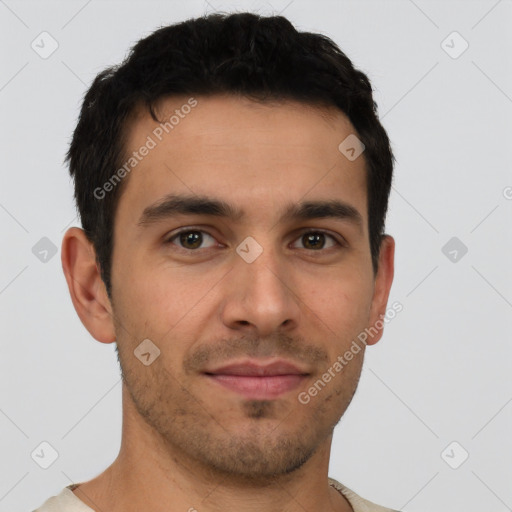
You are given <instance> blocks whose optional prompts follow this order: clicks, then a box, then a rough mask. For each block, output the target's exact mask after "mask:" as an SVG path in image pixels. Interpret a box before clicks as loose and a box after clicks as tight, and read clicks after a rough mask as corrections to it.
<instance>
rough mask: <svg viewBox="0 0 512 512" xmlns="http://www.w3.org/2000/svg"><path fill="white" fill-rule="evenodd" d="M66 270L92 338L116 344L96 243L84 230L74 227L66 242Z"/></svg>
mask: <svg viewBox="0 0 512 512" xmlns="http://www.w3.org/2000/svg"><path fill="white" fill-rule="evenodd" d="M61 261H62V269H63V271H64V275H65V277H66V282H67V284H68V289H69V293H70V295H71V300H72V302H73V306H74V307H75V310H76V312H77V314H78V316H79V317H80V320H81V321H82V323H83V324H84V326H85V328H86V329H87V330H88V331H89V333H90V334H91V336H92V337H93V338H95V339H96V340H98V341H101V342H102V343H112V342H113V341H116V335H115V326H114V322H113V316H112V306H111V303H110V299H109V297H108V295H107V292H106V289H105V286H104V283H103V281H102V279H101V275H100V272H99V269H98V266H97V264H96V253H95V251H94V247H93V244H92V243H91V242H90V241H89V240H88V239H87V237H86V235H85V232H84V231H83V230H82V229H80V228H76V227H73V228H70V229H68V230H67V231H66V233H65V235H64V238H63V240H62V250H61Z"/></svg>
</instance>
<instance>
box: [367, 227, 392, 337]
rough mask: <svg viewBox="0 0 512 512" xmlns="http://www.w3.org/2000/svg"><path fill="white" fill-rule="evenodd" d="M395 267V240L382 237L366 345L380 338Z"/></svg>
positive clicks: (387, 236)
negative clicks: (369, 334)
mask: <svg viewBox="0 0 512 512" xmlns="http://www.w3.org/2000/svg"><path fill="white" fill-rule="evenodd" d="M394 265H395V240H394V238H393V237H392V236H390V235H384V237H383V239H382V243H381V248H380V254H379V269H378V271H377V275H376V276H375V288H374V293H373V299H372V305H371V309H370V325H369V330H370V332H371V333H372V335H371V336H369V337H368V340H367V342H366V344H367V345H374V344H375V343H377V342H378V341H379V340H380V339H381V338H382V334H383V331H384V321H383V318H384V317H385V315H386V308H387V304H388V298H389V292H390V290H391V285H392V283H393V275H394Z"/></svg>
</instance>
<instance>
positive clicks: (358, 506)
mask: <svg viewBox="0 0 512 512" xmlns="http://www.w3.org/2000/svg"><path fill="white" fill-rule="evenodd" d="M329 484H330V485H331V486H332V487H334V488H335V489H336V490H337V491H338V492H340V493H341V494H343V496H345V498H347V500H348V502H349V503H350V505H351V506H352V508H353V509H354V512H399V511H397V510H393V509H390V508H386V507H382V506H380V505H377V504H376V503H373V502H371V501H368V500H365V499H364V498H361V496H359V495H358V494H356V493H355V492H354V491H352V490H351V489H349V488H348V487H345V486H344V485H343V484H341V483H340V482H338V481H337V480H334V478H329Z"/></svg>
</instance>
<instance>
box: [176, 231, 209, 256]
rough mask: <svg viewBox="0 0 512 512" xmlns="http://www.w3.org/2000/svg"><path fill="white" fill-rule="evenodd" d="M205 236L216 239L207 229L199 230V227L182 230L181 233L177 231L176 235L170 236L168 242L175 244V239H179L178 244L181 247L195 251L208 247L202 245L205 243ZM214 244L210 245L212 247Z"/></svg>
mask: <svg viewBox="0 0 512 512" xmlns="http://www.w3.org/2000/svg"><path fill="white" fill-rule="evenodd" d="M205 238H206V239H207V238H210V239H211V240H213V241H215V239H214V238H213V237H212V236H211V235H210V234H208V233H206V231H202V230H198V229H193V230H192V229H189V230H184V231H180V232H179V233H176V234H175V235H174V236H172V237H171V238H169V240H167V242H166V244H174V240H177V242H178V243H177V245H178V247H179V248H181V249H185V250H189V251H194V250H196V249H206V248H208V247H201V245H202V244H203V243H204V241H205ZM213 246H214V244H213V245H210V247H213Z"/></svg>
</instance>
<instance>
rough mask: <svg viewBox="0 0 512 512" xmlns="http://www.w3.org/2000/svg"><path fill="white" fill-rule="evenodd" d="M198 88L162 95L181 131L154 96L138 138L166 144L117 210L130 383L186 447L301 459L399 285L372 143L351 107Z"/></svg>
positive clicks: (338, 409) (123, 345)
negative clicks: (380, 239) (373, 199)
mask: <svg viewBox="0 0 512 512" xmlns="http://www.w3.org/2000/svg"><path fill="white" fill-rule="evenodd" d="M187 100H188V98H183V99H182V98H172V99H171V100H165V101H163V102H162V103H161V105H160V108H159V111H158V114H159V116H160V119H165V120H168V119H169V118H170V116H171V115H172V114H173V113H174V111H175V110H176V109H178V110H180V112H181V115H180V116H179V122H178V123H177V124H175V125H174V126H173V128H172V129H168V133H166V132H165V130H162V129H161V128H159V124H158V123H156V122H155V121H153V120H152V119H151V117H150V116H149V114H142V113H141V114H140V115H139V117H138V118H137V119H135V121H134V122H133V124H132V125H131V130H130V133H129V137H128V139H127V142H126V147H127V149H128V152H129V153H131V152H132V151H138V150H139V148H141V146H144V145H146V146H147V147H149V146H154V147H151V149H150V150H149V151H148V152H147V155H146V156H144V157H143V158H141V160H140V161H139V162H138V163H137V165H136V166H135V167H134V168H133V170H132V171H131V172H130V175H129V176H128V177H127V178H125V179H127V182H126V183H125V185H126V186H125V188H124V190H123V193H122V195H121V197H120V200H119V204H118V208H117V211H116V217H115V223H114V251H113V256H112V308H113V312H114V317H115V330H116V335H117V345H118V350H119V358H120V363H121V367H122V371H123V377H124V380H125V385H126V386H127V389H128V391H129V396H130V400H132V401H133V406H134V409H136V411H137V412H138V413H139V414H140V415H141V417H143V418H144V420H145V422H146V423H147V424H148V425H149V426H150V427H151V428H152V430H153V431H154V432H155V434H157V435H158V436H159V438H161V440H162V441H163V442H164V443H165V444H166V445H167V446H168V447H169V449H170V450H172V452H173V453H178V452H179V453H182V455H185V456H187V457H188V458H189V459H190V460H194V461H196V462H198V463H201V464H204V465H205V466H207V467H209V468H212V469H215V470H217V471H221V472H224V473H226V474H229V475H232V476H233V475H237V476H238V477H240V478H244V477H245V478H251V479H264V478H269V477H271V476H272V475H276V474H286V473H290V472H291V471H293V470H295V469H297V468H298V467H300V466H301V465H302V464H304V462H305V461H307V460H308V459H309V458H310V457H311V456H312V455H313V454H314V453H315V451H316V450H317V449H318V448H319V446H321V444H322V443H324V442H325V441H326V439H328V438H329V436H330V435H331V434H332V430H333V428H334V426H335V425H336V423H337V422H338V421H339V419H340V417H341V416H342V414H343V413H344V411H345V410H346V408H347V407H348V405H349V403H350V401H351V399H352V396H353V394H354V392H355V389H356V386H357V382H358V379H359V376H360V371H361V365H362V362H363V354H364V345H363V346H362V348H361V350H359V352H357V353H354V354H353V358H352V359H351V360H350V361H349V362H348V363H347V364H345V365H343V369H342V370H341V371H337V370H335V369H334V367H333V365H334V364H335V362H336V361H337V360H338V361H339V356H343V354H345V353H346V352H347V350H349V348H350V347H351V345H352V343H353V341H354V340H355V339H356V338H357V336H358V335H359V334H360V333H361V332H362V331H364V329H365V328H367V327H369V326H371V325H372V324H373V323H375V321H376V320H378V319H379V315H380V314H383V313H384V309H385V303H386V301H387V291H389V285H390V283H389V282H386V284H385V286H384V288H386V287H387V288H386V289H385V290H384V291H382V292H379V293H378V294H377V293H376V280H375V276H374V274H373V271H372V265H371V255H370V247H369V236H368V228H367V226H368V217H367V197H366V175H365V169H364V158H363V156H361V157H359V158H357V159H355V160H353V161H350V160H349V159H347V158H346V157H345V156H344V155H343V154H342V153H341V152H340V151H339V150H338V146H339V144H340V142H342V141H343V140H344V139H345V138H346V137H347V136H348V135H350V134H354V133H355V130H354V128H353V127H352V125H351V123H350V122H349V121H348V119H347V118H346V117H345V116H344V115H343V114H342V113H341V112H337V111H333V110H332V111H329V112H328V111H325V110H324V111H323V110H319V109H316V108H314V107H311V106H304V105H301V104H298V103H294V102H286V103H281V104H277V103H276V104H270V103H268V104H264V105H262V104H256V103H253V102H251V101H249V100H247V99H236V98H233V97H227V96H226V97H225V96H217V97H211V98H203V97H197V98H196V101H197V104H196V105H195V106H194V107H193V108H190V109H188V108H182V106H183V105H185V104H187ZM183 112H189V113H187V114H186V115H184V114H183ZM148 136H149V137H150V138H151V140H152V141H153V143H154V144H153V143H151V142H149V139H148ZM160 139H161V140H160ZM140 153H146V152H145V151H144V150H143V151H141V152H140ZM178 196H179V197H180V199H181V200H180V201H177V198H178ZM191 200H192V201H191ZM210 202H215V203H219V204H212V203H210ZM305 203H310V204H309V206H308V205H307V204H305ZM316 203H318V204H316ZM326 204H327V206H330V207H329V208H328V207H326ZM315 205H316V207H315ZM333 205H335V206H333ZM292 207H293V208H292ZM381 288H382V287H381ZM143 340H151V341H150V342H147V341H146V342H145V345H142V346H141V347H143V348H144V350H143V352H144V353H146V356H144V357H145V359H146V362H149V361H152V362H150V364H147V365H146V364H143V363H142V362H141V360H140V359H139V358H138V357H136V356H135V354H134V351H136V352H137V350H140V349H137V347H138V346H139V345H140V344H141V342H142V341H143ZM157 351H159V355H158V356H157V357H156V358H155V355H156V353H157ZM354 352H355V351H354ZM147 354H149V355H147ZM144 357H143V358H144ZM329 368H330V369H331V372H330V375H331V378H330V379H328V382H327V383H326V382H325V380H326V378H325V374H326V372H328V369H329ZM323 376H324V377H323ZM319 379H320V380H322V382H323V384H324V385H321V384H320V385H319V384H318V381H319ZM315 383H317V385H316V393H315V392H312V393H310V392H309V391H308V390H310V389H311V388H312V387H314V385H315ZM299 397H302V399H300V398H299ZM307 397H309V400H308V399H307ZM306 402H307V403H306Z"/></svg>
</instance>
